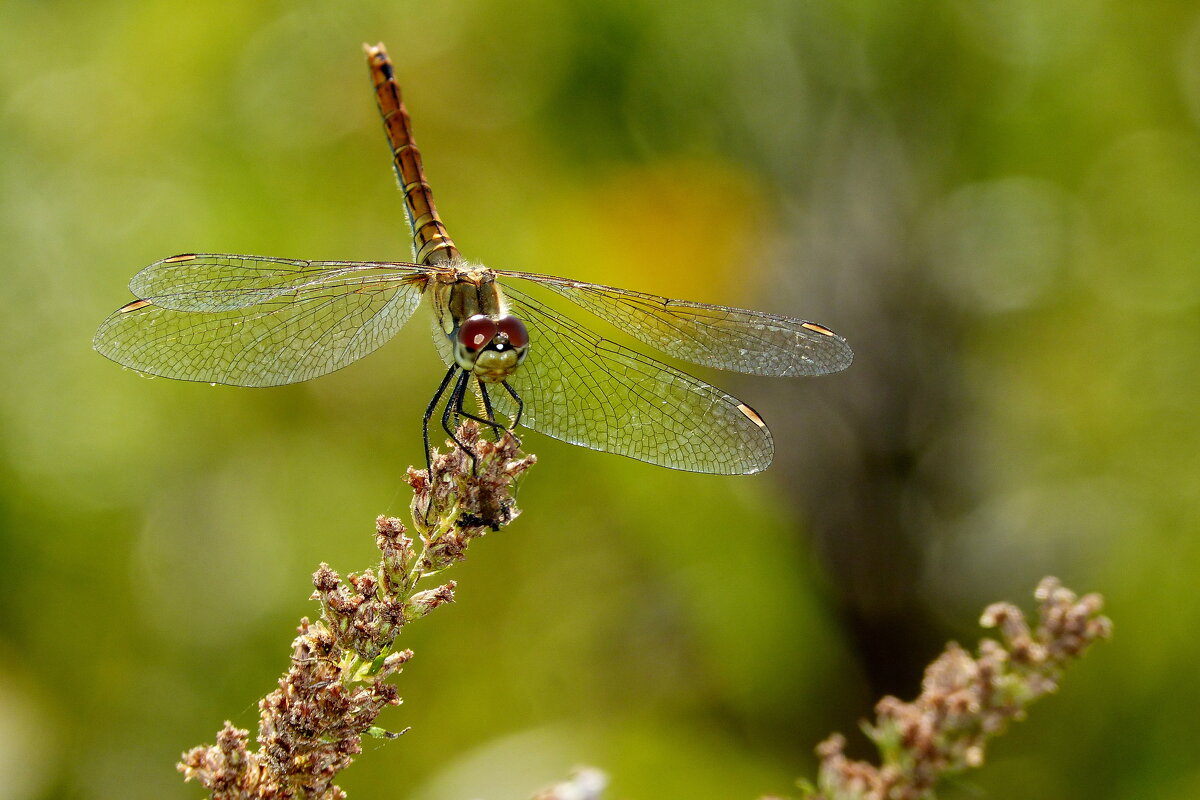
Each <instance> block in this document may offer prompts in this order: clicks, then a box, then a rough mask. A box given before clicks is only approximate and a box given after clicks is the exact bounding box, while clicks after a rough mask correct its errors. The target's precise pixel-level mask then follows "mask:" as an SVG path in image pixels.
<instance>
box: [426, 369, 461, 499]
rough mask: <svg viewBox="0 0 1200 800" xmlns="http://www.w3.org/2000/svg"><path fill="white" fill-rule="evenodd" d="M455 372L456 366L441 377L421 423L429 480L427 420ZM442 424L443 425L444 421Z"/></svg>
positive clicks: (431, 470) (430, 452) (430, 470)
mask: <svg viewBox="0 0 1200 800" xmlns="http://www.w3.org/2000/svg"><path fill="white" fill-rule="evenodd" d="M456 372H458V367H457V366H453V367H451V368H450V369H448V370H446V376H445V377H444V378H442V382H441V383H440V384H439V385H438V388H437V391H436V392H434V394H433V399H432V400H430V401H429V406H428V407H427V408H426V409H425V417H424V421H423V424H422V425H421V434H422V438H423V439H424V441H425V474H426V475H428V476H429V479H430V480H431V481H432V480H433V448H431V447H430V446H429V420H431V419H432V418H433V412H434V410H435V409H436V408H437V405H438V402H439V401H440V400H441V399H442V395H444V394H445V393H446V387H447V386H449V385H450V379H451V378H453V377H454V373H456ZM442 425H443V427H444V426H445V422H443V423H442Z"/></svg>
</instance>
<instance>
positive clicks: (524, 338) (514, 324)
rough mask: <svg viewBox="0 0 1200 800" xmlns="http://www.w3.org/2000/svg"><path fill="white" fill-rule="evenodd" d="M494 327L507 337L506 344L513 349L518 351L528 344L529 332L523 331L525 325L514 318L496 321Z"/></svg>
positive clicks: (502, 318) (503, 318) (509, 317)
mask: <svg viewBox="0 0 1200 800" xmlns="http://www.w3.org/2000/svg"><path fill="white" fill-rule="evenodd" d="M496 327H497V328H499V329H500V332H501V333H503V334H504V335H506V336H507V337H508V343H509V345H511V346H512V347H513V348H515V349H517V350H520V349H521V348H522V347H525V346H526V345H528V344H529V331H527V330H525V323H524V322H521V320H519V319H517V318H516V317H512V316H508V317H501V318H500V319H498V320H496Z"/></svg>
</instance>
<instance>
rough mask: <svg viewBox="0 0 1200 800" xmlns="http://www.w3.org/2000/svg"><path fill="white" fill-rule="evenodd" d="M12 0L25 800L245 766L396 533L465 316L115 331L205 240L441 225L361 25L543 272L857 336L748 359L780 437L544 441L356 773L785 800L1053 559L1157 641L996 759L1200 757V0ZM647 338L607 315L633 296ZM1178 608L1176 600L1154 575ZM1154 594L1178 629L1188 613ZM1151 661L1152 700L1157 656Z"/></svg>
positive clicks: (417, 784) (85, 794) (466, 191)
mask: <svg viewBox="0 0 1200 800" xmlns="http://www.w3.org/2000/svg"><path fill="white" fill-rule="evenodd" d="M3 20H4V21H3V24H2V25H0V247H2V248H3V253H4V260H3V264H4V267H3V269H4V273H3V274H4V277H5V290H4V293H3V295H0V296H2V297H3V304H4V305H3V312H4V313H3V317H2V319H3V322H2V323H0V324H2V325H3V328H2V330H0V333H2V338H0V342H2V344H0V368H2V369H3V378H4V384H5V390H4V392H3V393H0V442H2V443H3V449H2V451H0V454H2V461H0V476H2V477H3V480H2V481H0V563H2V564H4V565H5V566H6V568H7V569H6V576H5V577H6V579H5V580H4V581H3V582H0V608H2V609H3V613H0V776H2V777H3V778H4V779H3V780H0V800H25V799H26V798H30V799H34V798H36V799H38V800H41V799H42V798H58V797H63V798H67V797H70V798H108V797H121V798H133V799H134V800H136V799H137V798H156V799H157V798H165V797H179V798H184V797H198V796H201V794H202V793H201V792H200V791H199V790H198V789H197V788H196V787H195V786H188V785H184V784H183V783H182V782H181V780H180V777H179V776H178V775H177V773H176V772H175V771H174V769H173V763H174V760H175V759H176V758H177V757H178V754H179V753H180V752H182V751H183V750H184V749H186V748H188V747H191V746H192V745H195V744H198V743H201V742H206V741H212V739H213V737H214V735H215V733H216V731H217V730H218V729H219V728H220V725H221V723H222V721H223V720H225V719H227V718H228V719H232V720H233V721H234V723H235V724H237V725H240V726H243V727H251V728H253V726H254V724H255V721H256V718H257V713H256V708H255V701H256V700H257V698H258V697H260V696H261V695H263V694H264V693H266V692H267V691H269V690H270V689H271V688H272V687H273V686H274V685H275V684H274V682H275V680H276V678H277V676H278V675H279V673H280V672H281V671H282V670H283V669H284V667H285V665H286V656H287V646H288V643H289V641H290V639H291V637H292V635H293V631H294V627H295V624H296V621H297V620H298V618H299V617H300V616H303V615H309V616H311V615H313V614H314V613H315V612H316V606H315V604H313V603H310V602H308V601H306V599H305V598H306V597H307V595H308V593H309V591H310V590H311V585H310V583H309V576H310V575H311V572H312V571H313V570H314V569H315V568H316V566H317V564H319V563H320V562H322V561H325V562H328V563H329V564H331V565H332V566H333V567H334V568H335V569H338V570H340V571H341V572H343V573H344V572H347V571H350V570H357V569H362V568H364V567H366V566H368V565H369V564H370V563H371V560H372V558H373V553H374V552H375V551H374V548H373V530H374V525H373V521H374V518H375V516H376V515H377V514H380V513H386V514H395V515H403V514H404V513H406V505H407V501H408V495H407V493H406V491H405V486H404V483H403V474H404V472H403V471H404V468H405V466H406V465H408V464H410V463H415V464H419V463H420V462H421V460H422V453H421V437H420V417H421V413H422V411H423V410H424V407H425V404H426V403H427V402H428V400H429V397H430V394H431V393H432V391H433V389H434V388H435V387H436V383H437V379H438V377H439V375H440V370H441V368H440V366H439V362H438V359H437V356H436V354H435V351H434V348H433V347H432V346H431V343H430V341H429V334H428V325H427V319H426V318H425V317H418V318H417V319H416V320H414V321H413V322H412V323H410V325H409V329H406V330H405V331H403V332H402V333H401V335H400V336H398V337H397V338H396V340H395V341H393V342H391V343H389V344H388V345H386V346H385V347H384V348H382V349H381V350H380V351H379V352H378V353H376V354H374V355H372V356H370V357H368V358H367V359H364V360H363V361H362V362H360V363H358V364H355V365H353V366H352V367H350V368H347V369H345V370H342V371H341V372H338V373H335V374H333V375H330V376H328V377H326V378H322V379H320V380H317V381H313V382H310V383H306V384H300V385H295V386H289V387H285V388H280V389H272V390H236V389H228V388H223V387H218V388H211V387H207V386H203V385H190V384H181V383H176V382H172V381H167V380H144V379H141V378H139V377H138V376H137V375H136V374H135V373H132V372H130V371H127V370H123V369H121V368H119V367H117V366H116V365H114V364H112V363H110V362H108V361H106V360H105V359H103V358H101V357H100V356H99V355H97V354H95V353H94V352H92V350H91V348H90V340H91V336H92V333H93V332H94V330H95V328H96V326H97V325H98V324H99V322H100V321H101V320H102V319H103V318H104V316H105V315H106V314H107V313H109V312H110V311H111V310H112V309H114V308H116V307H117V306H119V305H121V304H122V303H124V302H126V301H127V300H128V299H129V296H128V293H127V292H126V291H125V289H124V285H125V284H126V282H127V281H128V280H129V278H130V277H131V276H132V275H133V274H134V273H135V272H136V271H137V270H138V269H139V268H141V267H142V266H145V265H146V264H149V263H151V262H152V261H154V260H156V259H159V258H162V257H164V256H168V255H171V254H174V253H179V252H187V251H209V252H231V253H239V252H240V253H256V254H263V255H275V256H284V257H297V258H316V259H322V258H328V259H406V258H408V257H409V255H410V251H409V245H408V240H407V234H406V225H405V222H404V212H403V207H402V202H401V198H400V194H399V192H398V191H397V190H396V187H395V182H394V178H393V176H392V174H391V172H390V171H389V167H388V160H387V151H386V147H385V145H384V141H383V137H382V135H381V133H380V129H379V121H378V119H377V118H376V114H375V110H374V107H373V104H372V97H371V92H370V86H369V84H368V82H367V75H366V68H365V65H364V63H363V58H362V55H361V51H360V45H361V43H363V42H364V41H367V42H376V41H383V42H385V43H386V44H387V45H388V48H389V50H390V52H391V53H392V55H393V58H394V60H395V61H396V69H397V73H398V76H399V79H400V82H401V85H402V86H403V87H404V90H405V93H406V101H407V104H408V108H409V111H410V112H411V114H412V118H413V124H414V128H415V133H416V138H417V140H418V142H419V143H420V145H421V147H422V151H423V154H424V158H425V165H426V169H427V172H428V175H429V178H430V181H431V184H432V186H433V191H434V193H435V195H436V197H437V200H438V205H439V208H440V210H441V212H442V214H443V216H444V218H445V220H446V222H447V224H448V226H449V228H450V232H451V234H452V235H453V236H454V238H455V241H456V242H457V244H458V245H459V246H460V248H461V249H462V250H463V252H464V254H465V255H466V256H467V257H468V258H471V259H475V260H478V261H480V262H483V263H486V264H488V265H489V266H494V267H508V268H514V269H524V270H529V271H535V272H545V273H550V274H559V275H568V276H571V277H577V278H579V279H581V280H588V281H595V282H600V283H607V284H612V285H616V286H623V287H628V288H632V289H638V290H642V291H647V292H654V293H658V294H663V295H668V296H671V297H679V298H684V299H693V300H701V301H710V302H718V303H725V304H731V305H740V306H747V307H754V308H761V309H763V310H767V311H772V312H779V313H786V314H791V315H796V316H802V317H805V318H808V319H813V320H815V321H818V322H820V323H822V324H824V325H828V326H829V327H831V328H833V329H834V330H836V331H838V332H839V333H841V334H843V335H845V336H846V338H847V339H848V340H849V341H850V342H851V344H852V345H853V346H854V348H855V353H856V358H855V363H854V365H853V366H852V367H851V368H850V369H849V370H848V371H846V372H845V373H842V374H839V375H836V376H831V377H825V378H820V379H805V380H783V379H779V380H770V379H759V378H750V377H745V376H736V375H725V374H713V373H705V374H704V375H703V377H705V378H706V379H711V380H713V381H714V382H715V383H716V384H717V385H719V386H721V387H722V388H725V389H727V390H729V391H731V392H733V393H734V394H736V395H737V396H738V397H739V398H742V399H744V400H745V401H746V402H747V403H749V404H751V405H753V406H754V407H755V408H756V409H757V410H758V411H760V412H761V413H762V414H763V416H764V417H765V418H766V419H767V421H768V422H769V423H770V425H771V429H772V431H773V433H774V435H775V441H776V447H777V453H776V463H775V465H774V466H773V467H772V469H771V470H769V471H767V472H766V473H764V474H762V475H760V476H756V477H751V478H719V477H713V476H700V475H689V474H683V473H676V472H670V471H667V470H663V469H658V468H654V467H650V466H647V465H643V464H639V463H635V462H632V461H628V460H626V459H621V458H617V457H614V456H607V455H603V454H597V453H593V452H588V451H584V450H581V449H578V448H572V447H569V446H567V445H563V444H560V443H558V442H554V441H551V440H548V439H546V438H544V437H540V436H538V435H536V434H533V433H530V434H529V435H528V436H527V437H526V439H525V442H526V445H527V448H528V450H529V451H531V452H534V453H536V454H537V455H538V457H539V459H540V463H539V465H538V466H537V467H535V468H534V469H533V470H532V472H531V473H530V474H529V475H528V477H527V479H526V481H525V484H524V485H523V487H522V491H521V496H520V502H521V505H522V507H523V509H524V512H525V513H524V515H523V516H522V517H521V519H520V520H519V521H518V522H517V523H516V524H515V525H513V526H512V527H510V528H508V529H506V530H505V531H504V532H502V533H501V534H498V535H496V536H493V537H489V538H487V539H484V540H483V541H481V542H478V543H476V544H475V545H473V549H472V553H471V556H470V558H469V559H468V561H467V562H466V563H465V564H463V565H462V566H461V567H458V568H456V570H455V571H456V572H457V574H455V575H452V576H448V577H452V578H453V579H454V580H456V581H457V582H458V585H459V589H458V600H457V602H456V603H455V604H454V605H452V606H449V607H447V608H444V609H439V610H438V612H437V614H435V615H433V616H431V617H430V618H428V619H426V620H423V621H422V622H421V623H420V624H419V625H414V626H413V627H412V628H411V629H410V630H406V631H405V633H404V636H403V637H402V642H403V645H404V646H406V647H411V648H412V649H413V650H414V651H415V652H416V658H415V659H414V660H413V661H412V662H411V664H410V665H408V666H407V667H406V669H405V672H404V674H403V675H402V676H401V677H400V679H399V683H398V685H399V689H400V692H401V694H402V695H403V697H404V698H405V704H404V705H403V706H402V707H401V708H399V709H397V710H394V711H391V712H388V714H387V715H385V716H384V718H383V719H382V722H383V724H385V725H388V726H390V727H391V728H393V729H400V728H404V727H406V726H412V731H411V732H410V733H408V734H406V735H405V736H404V737H403V738H402V739H401V740H399V741H397V742H389V743H369V744H368V745H367V752H365V753H364V754H363V755H362V756H361V757H360V758H359V760H358V763H356V764H355V765H354V766H353V767H352V768H351V769H350V770H349V771H348V772H347V773H346V774H345V780H344V781H343V782H342V783H343V786H344V787H345V788H346V789H347V791H349V793H350V795H351V797H377V796H384V795H385V794H386V795H387V796H392V797H406V798H419V799H421V800H433V799H434V798H437V799H439V800H440V799H441V798H445V799H446V800H450V799H451V798H470V797H489V798H491V797H495V798H499V797H524V796H528V795H529V794H530V793H532V791H533V790H535V789H536V788H538V787H540V786H543V785H546V784H548V783H551V782H553V781H556V780H559V779H561V778H563V777H565V776H566V774H567V773H568V771H569V770H570V769H571V768H572V767H573V766H574V765H576V764H578V763H588V764H593V765H596V766H598V767H601V768H602V769H605V770H606V771H608V772H609V774H610V775H611V776H612V779H613V789H612V796H614V797H622V798H626V797H628V798H638V797H691V798H708V797H711V798H718V797H719V798H727V797H747V798H749V797H756V796H759V795H761V794H764V793H768V792H771V793H777V794H787V793H789V792H790V791H792V786H793V781H794V779H795V778H796V777H799V776H803V775H811V773H812V771H813V769H814V766H815V759H814V758H813V755H812V747H813V746H815V744H816V743H817V742H818V741H820V740H821V739H822V738H824V737H825V736H826V735H827V734H828V733H829V732H831V731H833V730H841V731H843V732H845V733H847V734H848V735H849V736H850V737H851V740H852V744H851V751H852V752H856V753H859V754H862V755H866V754H867V753H866V747H865V744H864V741H863V740H862V738H861V737H859V738H857V739H856V738H855V737H857V736H858V734H857V732H856V728H857V722H858V720H859V719H860V718H861V717H864V716H866V715H868V714H870V713H871V709H872V706H873V704H874V702H875V700H877V699H878V697H879V696H880V695H881V694H884V693H893V694H897V695H899V696H901V697H904V698H910V697H912V696H915V695H916V694H917V693H918V691H919V681H920V676H921V671H922V668H923V666H924V665H925V664H926V663H928V662H929V661H930V660H931V659H932V658H933V657H934V656H935V655H936V654H937V652H938V651H939V650H940V648H941V647H942V646H943V644H944V643H945V641H947V640H948V639H957V640H959V641H960V642H962V643H963V644H965V645H970V644H973V643H974V641H975V640H976V639H977V638H978V635H979V630H978V627H977V621H978V615H979V613H980V611H981V610H982V609H983V607H984V606H985V605H986V604H987V603H989V602H991V601H994V600H1000V599H1008V600H1013V601H1016V602H1019V603H1022V604H1023V605H1025V606H1026V607H1028V606H1029V604H1030V601H1029V599H1028V598H1029V597H1030V593H1031V591H1032V589H1033V587H1034V586H1035V585H1036V584H1037V582H1038V580H1039V579H1040V578H1041V577H1042V576H1043V575H1046V574H1054V575H1057V576H1059V577H1060V578H1062V580H1063V581H1064V583H1065V584H1066V585H1067V586H1070V587H1071V588H1073V589H1075V590H1078V591H1080V592H1084V591H1099V592H1102V593H1104V594H1105V596H1106V597H1107V598H1108V602H1109V613H1110V614H1111V616H1112V618H1113V619H1114V622H1115V625H1116V632H1117V635H1116V639H1115V640H1114V641H1113V642H1112V643H1111V644H1110V645H1105V646H1103V647H1101V648H1099V649H1098V650H1096V651H1095V652H1094V653H1093V654H1092V656H1091V657H1090V658H1089V659H1087V661H1086V662H1085V663H1084V664H1082V665H1081V666H1080V667H1079V668H1077V669H1076V671H1075V672H1074V673H1072V674H1071V675H1069V676H1068V677H1067V679H1066V680H1065V682H1064V686H1063V689H1062V692H1061V694H1060V695H1059V696H1058V697H1055V698H1053V699H1050V700H1048V701H1046V702H1044V703H1043V704H1042V705H1040V706H1036V707H1035V708H1034V710H1033V712H1032V714H1031V718H1030V719H1029V720H1028V721H1027V722H1025V723H1022V724H1021V725H1020V726H1018V727H1016V728H1015V729H1013V730H1012V731H1011V732H1010V734H1009V735H1007V736H1006V737H1004V738H1003V739H1002V740H1001V741H1000V742H999V743H998V744H997V746H996V747H995V748H994V749H993V750H992V751H991V752H990V753H989V758H988V764H987V765H986V767H985V768H984V769H983V770H980V771H979V772H978V773H976V774H972V775H969V776H965V778H964V779H963V782H962V783H960V784H956V785H952V786H948V787H946V789H945V791H944V792H943V793H942V795H941V796H943V797H946V798H956V797H977V796H979V795H981V794H982V795H985V796H997V797H1000V796H1012V795H1017V796H1021V797H1024V798H1040V797H1045V798H1058V797H1068V796H1069V797H1074V796H1080V797H1084V796H1104V797H1124V796H1129V797H1139V798H1140V797H1157V796H1180V797H1186V796H1192V795H1194V794H1196V792H1197V790H1198V789H1200V768H1197V765H1196V760H1195V756H1194V753H1193V750H1194V747H1193V746H1192V743H1191V740H1192V736H1191V730H1192V727H1193V717H1194V716H1195V713H1194V709H1195V708H1198V707H1200V697H1198V696H1197V690H1196V689H1195V688H1193V687H1192V686H1191V684H1190V682H1189V681H1188V680H1187V678H1186V677H1183V676H1187V675H1189V674H1190V671H1191V668H1192V666H1193V665H1194V664H1195V663H1196V662H1197V660H1198V658H1200V652H1197V651H1198V649H1200V648H1198V646H1197V644H1196V640H1195V637H1194V635H1193V634H1192V631H1193V630H1194V629H1195V628H1196V627H1197V624H1198V623H1200V601H1198V598H1197V594H1196V590H1195V588H1194V583H1195V580H1194V575H1195V574H1196V571H1197V570H1200V544H1198V541H1200V539H1198V537H1197V533H1198V532H1200V531H1198V530H1197V528H1198V525H1197V511H1198V510H1200V509H1198V506H1200V493H1198V491H1197V489H1196V487H1197V486H1200V475H1198V474H1197V473H1198V471H1200V461H1198V460H1197V459H1196V456H1195V453H1196V451H1197V443H1198V442H1200V415H1197V414H1196V412H1195V408H1196V406H1197V399H1198V398H1200V377H1198V375H1200V371H1198V370H1197V369H1196V363H1197V355H1198V354H1200V345H1198V342H1200V313H1197V312H1198V310H1200V256H1198V255H1197V254H1198V253H1200V225H1198V224H1197V220H1200V131H1198V128H1197V124H1198V123H1200V11H1197V10H1196V9H1195V8H1194V7H1193V6H1190V5H1188V4H1184V3H1159V4H1135V3H1131V2H1110V3H1101V4H1097V3H1083V2H1075V0H1066V1H1065V2H1060V3H1055V4H1039V3H1034V2H1030V1H1029V0H1014V2H1008V3H1000V4H996V3H991V4H979V3H970V2H965V0H939V2H915V3H906V4H892V5H886V4H882V5H881V4H867V5H864V4H859V3H840V4H833V5H828V4H826V5H821V4H810V3H795V2H773V1H772V2H766V1H763V2H759V1H755V2H750V3H741V4H718V3H686V4H684V3H661V2H649V0H645V1H643V0H631V2H626V3H620V4H591V3H581V2H568V3H552V2H545V0H535V2H533V3H514V2H503V1H500V2H497V1H496V0H478V1H477V2H461V1H460V0H454V1H453V2H445V3H437V4H415V3H399V2H365V3H359V4H356V5H355V6H354V7H353V8H336V9H334V8H331V7H329V6H328V4H321V3H314V2H302V3H289V4H276V3H266V4H257V5H256V4H235V3H223V2H216V1H215V0H209V1H208V2H199V3H191V4H186V5H180V4H175V3H168V2H165V0H148V1H147V2H141V3H134V4H128V3H114V2H107V1H105V0H101V1H100V2H95V3H90V4H78V3H74V4H73V3H40V2H39V3H35V2H19V1H18V2H9V3H6V4H4V6H3ZM597 328H598V329H601V330H603V326H602V324H598V325H597ZM1152 612H1153V613H1152ZM1151 616H1153V619H1151ZM1118 690H1119V691H1118Z"/></svg>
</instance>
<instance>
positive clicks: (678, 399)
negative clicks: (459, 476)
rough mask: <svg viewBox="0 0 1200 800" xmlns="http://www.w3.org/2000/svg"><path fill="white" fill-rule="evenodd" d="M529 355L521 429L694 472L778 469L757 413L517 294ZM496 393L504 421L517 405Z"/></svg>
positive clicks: (518, 381)
mask: <svg viewBox="0 0 1200 800" xmlns="http://www.w3.org/2000/svg"><path fill="white" fill-rule="evenodd" d="M507 294H508V298H509V307H510V311H511V312H512V313H513V314H515V315H516V316H517V317H519V318H521V319H523V320H524V321H525V323H526V324H527V325H528V326H529V330H530V340H531V344H530V350H529V355H528V356H527V357H526V359H525V361H524V363H522V364H521V366H520V367H519V368H518V369H517V371H516V373H515V374H514V375H513V376H512V377H511V378H510V379H509V381H508V382H509V384H510V385H511V386H512V387H513V388H514V389H515V390H516V392H517V393H518V394H519V395H520V396H521V398H522V400H523V401H524V403H525V408H524V412H523V415H522V417H521V420H522V424H524V425H527V426H528V427H530V428H532V429H533V430H536V431H540V432H542V433H545V434H547V435H548V436H553V437H554V438H556V439H561V440H563V441H565V442H570V443H572V444H577V445H582V446H584V447H590V448H592V449H593V450H602V451H604V452H608V453H617V454H619V455H624V456H629V457H630V458H636V459H638V460H639V461H646V462H648V463H651V464H659V465H661V466H664V467H670V468H672V469H680V470H687V471H690V472H707V473H716V474H726V475H729V474H747V473H752V472H759V471H761V470H763V469H766V467H767V466H768V465H769V464H770V463H771V457H772V454H773V451H774V447H773V444H772V441H771V434H770V432H769V431H768V430H767V428H766V425H764V424H763V422H762V420H761V419H760V418H759V416H758V414H756V413H755V412H754V410H753V409H751V408H749V407H748V406H746V405H744V404H742V403H740V402H739V401H738V400H737V399H736V398H734V397H731V396H730V395H728V394H725V393H724V392H722V391H721V390H720V389H717V388H716V387H713V386H710V385H709V384H707V383H705V382H704V381H701V380H699V379H697V378H694V377H692V376H691V375H688V374H686V373H684V372H681V371H679V370H677V369H674V368H673V367H670V366H667V365H666V364H662V363H659V362H658V361H655V360H653V359H651V358H647V357H646V356H643V355H641V354H639V353H637V352H635V351H633V350H630V349H629V348H626V347H622V346H621V345H619V344H616V343H614V342H611V341H608V340H606V339H604V338H602V337H600V336H598V335H596V334H595V333H593V332H591V331H589V330H588V329H586V328H584V327H582V326H581V325H579V324H578V323H576V322H574V321H572V320H570V319H567V318H566V317H563V316H561V315H559V314H557V313H556V312H554V311H552V310H551V309H549V308H547V307H545V306H543V305H542V304H540V303H538V302H536V301H535V300H533V299H532V298H530V297H528V296H526V295H525V294H523V293H521V292H518V291H515V290H512V289H509V290H508V292H507ZM489 396H490V397H491V398H492V400H493V402H494V403H495V404H496V406H497V407H499V409H500V410H501V411H503V412H504V413H505V414H508V415H510V416H511V415H512V414H514V413H515V411H516V405H515V403H514V402H513V401H512V399H511V398H510V397H508V396H507V393H505V392H504V391H503V390H502V389H500V388H498V387H497V388H494V389H493V390H492V391H490V392H489Z"/></svg>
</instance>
